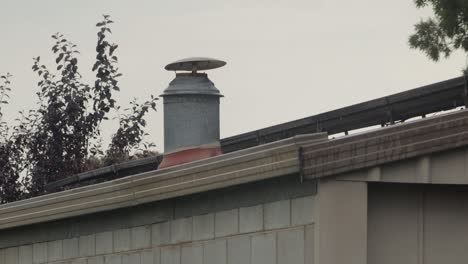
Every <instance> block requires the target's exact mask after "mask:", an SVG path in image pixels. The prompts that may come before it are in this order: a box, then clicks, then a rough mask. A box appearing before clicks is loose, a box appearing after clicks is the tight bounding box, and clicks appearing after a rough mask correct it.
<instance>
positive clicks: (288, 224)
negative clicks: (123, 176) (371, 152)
mask: <svg viewBox="0 0 468 264" xmlns="http://www.w3.org/2000/svg"><path fill="white" fill-rule="evenodd" d="M273 185H274V184H273ZM273 185H271V186H269V187H268V184H265V187H264V188H261V187H258V186H257V189H256V192H257V195H258V196H261V197H258V199H247V200H250V201H251V202H254V201H257V202H258V201H262V202H261V203H257V204H249V203H245V202H242V199H241V198H237V199H238V200H239V201H238V202H237V205H238V206H237V207H236V206H225V207H222V206H216V207H215V208H217V209H215V210H212V211H210V210H204V212H205V213H203V214H197V213H196V212H202V211H200V210H195V204H196V201H192V202H191V203H190V205H191V206H188V205H187V204H186V206H185V208H181V207H180V206H178V207H177V208H176V207H172V209H171V210H172V212H173V215H174V216H175V217H173V218H172V219H168V220H163V221H158V222H155V223H150V224H143V225H138V224H130V225H129V226H127V227H125V228H116V229H113V230H106V229H105V228H104V226H101V231H100V232H92V233H89V232H88V233H86V232H81V234H80V232H74V231H73V230H72V229H73V228H71V229H70V228H64V227H68V225H70V224H66V223H65V224H63V223H46V224H45V225H41V229H42V232H44V233H47V232H48V231H50V232H56V233H60V234H61V235H64V236H65V237H64V238H63V239H57V240H47V241H40V242H39V241H36V242H35V243H27V242H25V241H26V240H25V239H22V240H21V243H19V244H18V245H15V246H8V247H4V248H3V249H1V250H0V264H43V263H57V264H59V263H61V264H62V263H63V264H65V263H67V264H100V263H109V264H127V263H132V264H149V263H151V264H185V263H200V264H201V263H206V264H211V263H216V264H222V263H226V264H227V263H229V264H236V263H252V264H256V263H259V264H260V263H277V264H305V263H307V264H311V263H313V257H314V213H313V208H314V204H315V195H314V193H315V191H316V189H315V188H316V186H315V185H314V184H311V183H310V182H309V183H306V184H301V183H297V182H296V181H295V183H294V184H293V185H294V186H295V187H294V186H293V185H292V188H290V189H288V188H287V185H286V184H284V183H283V184H281V185H282V186H284V187H283V191H282V192H274V191H275V188H280V186H276V185H275V186H273ZM314 186H315V187H314ZM250 187H252V186H250ZM245 188H247V187H244V189H245ZM265 188H266V189H265ZM249 189H252V188H249ZM239 190H240V189H239ZM239 190H238V191H239ZM276 190H277V191H278V189H276ZM288 190H289V191H288ZM238 191H237V192H238ZM218 193H219V192H218ZM244 193H245V195H246V196H247V197H249V191H248V190H247V189H245V190H244ZM225 194H226V195H227V196H231V197H218V198H217V199H221V200H224V201H225V202H224V204H229V203H231V205H236V203H234V202H233V201H232V199H233V198H235V197H236V196H235V195H234V194H235V192H233V191H226V192H225ZM268 194H269V195H268ZM252 197H253V196H250V198H252ZM265 197H268V199H267V200H265ZM260 198H261V199H260ZM194 200H195V199H194ZM247 200H246V201H247ZM218 203H219V202H218ZM180 204H181V203H179V205H180ZM176 211H177V212H178V213H176ZM188 212H193V213H188ZM111 215H112V214H110V215H109V216H111ZM101 216H103V215H101ZM115 216H118V214H115ZM89 220H90V221H93V222H103V221H104V222H105V221H106V219H103V218H102V217H101V219H98V218H96V219H94V220H93V219H89ZM115 221H116V219H112V220H111V219H109V222H112V223H114V222H115ZM117 221H118V220H117ZM121 221H122V222H123V221H127V222H128V220H127V219H125V217H124V216H122V219H121ZM137 223H138V222H137ZM139 223H144V222H141V221H140V222H139ZM47 224H48V226H47ZM54 225H57V226H61V227H60V228H59V229H54ZM83 225H86V223H83V221H81V223H80V228H82V229H83V230H84V229H86V228H84V227H83ZM89 225H96V224H95V223H91V222H89ZM24 230H28V229H23V231H24ZM89 230H96V228H90V229H89ZM75 231H76V230H75ZM20 232H21V230H15V232H10V234H8V236H10V237H11V235H12V234H13V235H14V234H15V233H16V234H20ZM67 232H68V233H71V234H72V235H67ZM5 234H6V233H5ZM31 234H32V233H31ZM35 234H36V233H35ZM77 234H80V235H77ZM22 236H23V237H28V236H27V235H24V234H23V235H22ZM5 237H6V236H4V237H3V239H4V240H5ZM40 237H41V238H43V237H47V236H40ZM30 238H31V239H34V238H33V237H32V235H31V236H30ZM1 240H2V233H0V242H2V241H1ZM42 240H44V239H42ZM31 241H32V240H31ZM2 243H3V244H7V241H3V242H2Z"/></svg>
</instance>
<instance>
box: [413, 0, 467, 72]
mask: <svg viewBox="0 0 468 264" xmlns="http://www.w3.org/2000/svg"><path fill="white" fill-rule="evenodd" d="M415 4H416V6H417V7H418V8H424V7H427V6H432V9H433V10H434V14H435V17H433V18H428V19H426V20H421V22H419V23H417V24H416V25H415V26H414V27H415V33H414V34H413V35H411V36H410V38H409V45H410V47H411V48H414V49H419V50H421V51H423V52H424V53H426V55H427V56H428V57H429V58H430V59H432V60H433V61H438V60H439V59H440V58H441V57H445V58H447V57H449V56H450V54H451V53H452V52H453V51H455V50H458V49H460V50H462V51H464V52H468V1H466V0H415ZM464 73H465V74H467V73H468V68H466V69H464Z"/></svg>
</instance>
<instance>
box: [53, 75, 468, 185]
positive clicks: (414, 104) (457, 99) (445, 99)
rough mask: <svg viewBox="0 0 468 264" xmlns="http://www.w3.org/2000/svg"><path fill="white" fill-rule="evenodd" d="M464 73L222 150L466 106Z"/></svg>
mask: <svg viewBox="0 0 468 264" xmlns="http://www.w3.org/2000/svg"><path fill="white" fill-rule="evenodd" d="M467 93H468V91H467V83H466V79H465V76H462V77H457V78H452V79H449V80H446V81H442V82H438V83H434V84H430V85H426V86H422V87H419V88H416V89H411V90H408V91H404V92H400V93H396V94H393V95H389V96H385V97H381V98H377V99H374V100H370V101H366V102H363V103H359V104H355V105H351V106H348V107H344V108H340V109H336V110H332V111H329V112H325V113H321V114H318V115H314V116H309V117H306V118H302V119H298V120H294V121H290V122H287V123H283V124H279V125H275V126H270V127H266V128H263V129H259V130H254V131H251V132H247V133H243V134H239V135H236V136H232V137H228V138H224V139H221V148H222V151H223V153H230V152H233V151H237V150H241V149H246V148H250V147H254V146H258V145H261V144H265V143H269V142H274V141H277V140H281V139H285V138H289V137H293V136H295V135H300V134H312V133H317V132H327V133H328V134H329V135H333V134H338V133H347V132H348V131H351V130H354V129H360V128H364V127H370V126H374V125H382V126H384V125H386V124H394V123H398V122H404V121H405V120H407V119H410V118H413V117H420V116H425V115H428V114H431V113H435V112H440V111H443V110H450V109H454V108H456V107H460V106H467V102H468V101H467ZM161 159H162V156H157V157H150V158H144V159H140V160H135V161H128V162H123V163H120V164H115V165H111V166H107V167H103V168H99V169H96V170H92V171H87V172H83V173H79V174H76V175H72V176H70V177H67V178H65V179H62V180H59V181H56V182H52V183H50V184H48V185H47V186H46V189H47V190H49V191H52V190H54V189H56V188H58V187H61V186H66V185H70V184H74V183H77V182H81V181H86V180H90V179H96V178H107V177H110V176H112V177H115V178H120V177H124V176H128V175H131V174H135V173H141V172H145V171H149V170H153V169H157V167H158V163H159V162H160V161H161Z"/></svg>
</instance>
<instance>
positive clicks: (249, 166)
mask: <svg viewBox="0 0 468 264" xmlns="http://www.w3.org/2000/svg"><path fill="white" fill-rule="evenodd" d="M327 138H328V137H327V134H325V133H318V134H311V135H301V136H296V137H293V138H290V139H285V140H281V141H277V142H274V143H270V144H265V145H261V146H258V147H254V148H249V149H245V150H241V151H236V152H232V153H228V154H224V155H220V156H216V157H213V158H208V159H205V160H200V161H195V162H191V163H187V164H182V165H179V166H174V167H169V168H167V169H159V170H155V171H150V172H145V173H141V174H136V175H132V176H129V177H125V178H121V179H117V180H113V181H109V182H105V183H100V184H94V185H90V186H86V187H81V188H76V189H71V190H66V191H62V192H58V193H53V194H48V195H44V196H39V197H35V198H31V199H27V200H23V201H19V202H13V203H8V204H5V205H2V206H0V229H6V228H12V227H17V226H23V225H29V224H35V223H40V222H47V221H53V220H57V219H63V218H67V217H73V216H78V215H83V214H89V213H96V212H101V211H106V210H113V209H118V208H123V207H130V206H134V205H137V204H142V203H148V202H154V201H159V200H164V199H169V198H174V197H178V196H183V195H188V194H192V193H198V192H203V191H208V190H214V189H220V188H224V187H229V186H233V185H239V184H243V183H249V182H254V181H259V180H263V179H269V178H274V177H279V176H283V175H289V174H294V173H298V172H299V171H300V162H299V157H298V149H299V147H300V145H302V144H306V143H307V144H313V143H314V142H320V141H324V140H327Z"/></svg>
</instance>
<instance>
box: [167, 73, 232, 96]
mask: <svg viewBox="0 0 468 264" xmlns="http://www.w3.org/2000/svg"><path fill="white" fill-rule="evenodd" d="M188 94H192V95H214V96H220V97H222V96H223V95H222V94H221V93H220V92H219V90H218V89H216V87H215V86H214V83H213V82H212V81H210V79H208V75H207V74H206V73H177V74H176V78H175V79H174V80H172V81H171V82H170V83H169V86H168V87H167V89H166V90H164V92H163V94H161V97H165V96H171V95H188Z"/></svg>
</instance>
